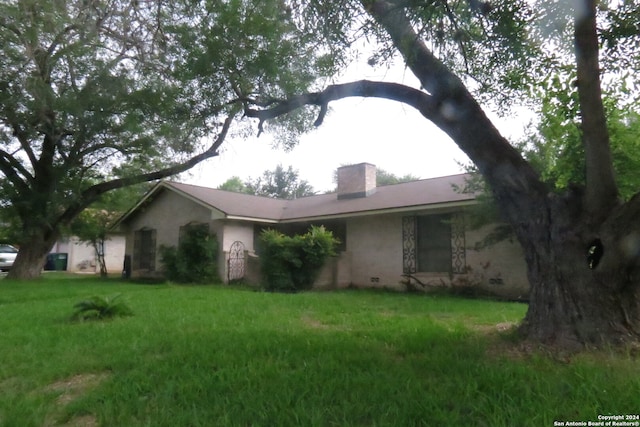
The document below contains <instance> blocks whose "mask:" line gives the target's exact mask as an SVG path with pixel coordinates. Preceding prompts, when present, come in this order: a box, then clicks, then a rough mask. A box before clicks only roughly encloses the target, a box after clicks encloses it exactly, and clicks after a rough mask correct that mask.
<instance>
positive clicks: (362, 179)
mask: <svg viewBox="0 0 640 427" xmlns="http://www.w3.org/2000/svg"><path fill="white" fill-rule="evenodd" d="M375 192H376V167H375V165H372V164H370V163H358V164H357V165H349V166H342V167H340V168H338V200H343V199H357V198H359V197H367V196H369V195H371V194H373V193H375Z"/></svg>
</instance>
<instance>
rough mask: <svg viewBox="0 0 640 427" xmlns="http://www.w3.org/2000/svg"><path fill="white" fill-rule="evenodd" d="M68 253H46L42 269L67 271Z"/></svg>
mask: <svg viewBox="0 0 640 427" xmlns="http://www.w3.org/2000/svg"><path fill="white" fill-rule="evenodd" d="M68 259H69V254H66V253H50V254H49V255H47V262H46V264H45V266H44V269H45V270H47V271H67V261H68Z"/></svg>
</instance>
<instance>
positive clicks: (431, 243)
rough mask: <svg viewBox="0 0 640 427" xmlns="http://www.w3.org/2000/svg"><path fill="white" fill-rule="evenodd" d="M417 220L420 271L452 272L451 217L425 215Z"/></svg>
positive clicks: (418, 267) (417, 255)
mask: <svg viewBox="0 0 640 427" xmlns="http://www.w3.org/2000/svg"><path fill="white" fill-rule="evenodd" d="M416 219H417V221H416V228H417V230H416V240H417V242H416V243H417V253H416V258H417V262H418V265H417V269H418V271H419V272H424V273H444V272H447V273H448V272H451V216H450V215H425V216H419V217H417V218H416Z"/></svg>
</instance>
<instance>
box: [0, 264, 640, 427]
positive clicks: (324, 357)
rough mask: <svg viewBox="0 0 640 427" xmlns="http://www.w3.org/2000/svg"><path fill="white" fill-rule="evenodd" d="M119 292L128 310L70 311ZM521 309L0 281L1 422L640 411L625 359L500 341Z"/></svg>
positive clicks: (462, 420)
mask: <svg viewBox="0 0 640 427" xmlns="http://www.w3.org/2000/svg"><path fill="white" fill-rule="evenodd" d="M116 294H122V297H123V298H124V299H125V300H126V302H127V303H128V305H129V306H130V307H131V309H132V310H133V311H134V313H135V315H134V316H132V317H122V318H117V319H114V320H110V321H101V322H81V323H72V322H70V321H69V320H68V319H69V316H70V315H71V314H72V312H73V305H74V304H75V303H77V302H79V301H80V300H82V299H84V298H87V297H91V296H94V295H98V296H113V295H116ZM525 311H526V306H525V305H523V304H517V303H498V302H488V301H479V300H464V299H455V298H451V297H444V296H438V297H430V296H423V295H406V294H391V293H382V292H367V291H337V292H308V293H300V294H273V293H262V292H252V291H250V290H245V289H236V288H231V287H223V286H200V287H196V286H189V287H183V286H173V285H140V284H129V283H124V282H121V281H118V280H113V281H106V282H105V281H100V280H98V279H94V278H86V277H84V278H83V277H79V278H74V277H64V276H60V275H54V276H48V278H46V279H44V280H41V281H39V282H36V283H15V282H10V281H6V280H3V281H0V426H19V427H27V426H49V425H76V426H95V425H104V426H154V427H155V426H249V425H251V426H289V425H299V426H334V425H335V426H417V425H424V426H449V425H460V426H492V427H493V426H552V425H554V421H563V422H564V421H585V422H586V421H597V418H598V415H600V414H602V415H608V414H611V415H617V414H636V413H639V412H640V375H639V374H638V371H639V369H638V368H639V366H638V361H637V360H634V359H633V358H632V357H630V356H624V355H620V354H617V355H614V354H603V353H598V354H590V355H580V356H574V357H573V358H571V359H565V360H562V361H558V360H557V358H555V359H552V358H548V357H545V356H544V355H542V354H538V355H529V356H524V355H521V354H518V353H516V352H514V351H511V350H510V347H509V342H508V340H507V339H506V338H505V337H501V336H500V335H499V334H498V333H497V332H496V330H497V329H498V328H497V327H496V325H500V326H501V327H504V326H505V325H509V324H510V323H513V322H517V321H519V320H520V319H521V318H522V317H523V315H524V313H525Z"/></svg>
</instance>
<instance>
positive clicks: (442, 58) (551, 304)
mask: <svg viewBox="0 0 640 427" xmlns="http://www.w3.org/2000/svg"><path fill="white" fill-rule="evenodd" d="M324 3H326V2H324ZM313 4H314V2H309V5H311V6H313ZM349 4H350V5H351V6H352V7H353V8H354V9H353V10H352V11H351V13H353V14H354V15H353V16H358V19H359V22H360V23H362V26H361V31H363V32H366V33H367V34H369V35H371V34H374V35H376V36H378V38H379V39H382V40H383V41H387V42H388V44H387V48H386V49H383V50H382V51H380V53H379V55H378V57H384V56H385V55H386V56H389V55H392V54H393V52H398V53H399V54H400V55H401V56H402V58H403V60H404V62H405V64H406V66H407V68H408V69H409V70H411V71H412V72H413V74H415V76H416V77H417V78H418V79H419V81H420V83H421V86H422V87H421V88H412V87H408V86H406V85H401V84H395V83H382V82H371V81H357V82H353V83H346V84H340V85H332V86H328V87H327V88H326V89H324V90H323V91H321V92H315V93H305V94H301V95H299V96H296V97H292V98H288V99H285V100H282V101H281V102H279V103H277V104H270V105H269V107H268V108H258V107H256V106H251V105H247V107H246V111H245V114H247V115H249V116H252V117H255V118H258V119H259V121H260V125H262V124H263V122H265V121H268V120H270V119H272V118H273V117H277V116H280V115H282V114H285V113H286V112H288V111H293V110H295V109H297V108H300V107H301V106H303V105H312V106H316V107H319V113H318V119H317V121H316V124H321V123H322V121H323V119H324V116H325V113H326V111H327V106H328V104H329V103H330V102H332V101H334V100H337V99H341V98H344V97H349V96H359V97H380V98H387V99H390V100H394V101H399V102H403V103H405V104H408V105H411V106H413V107H414V108H416V109H417V110H418V111H419V112H420V113H422V115H423V116H424V117H425V118H426V119H428V120H430V121H432V122H433V123H435V124H436V125H437V126H438V127H439V128H440V129H442V130H443V131H444V132H446V133H447V134H448V135H449V136H450V137H451V138H452V139H453V141H454V142H455V143H456V144H457V145H458V146H459V147H460V148H461V149H462V150H463V151H464V152H465V153H466V154H467V155H468V156H469V158H470V159H471V160H472V161H473V162H474V163H475V165H476V167H477V168H478V170H479V172H480V173H481V174H482V176H483V177H484V179H485V180H486V182H487V183H488V184H489V186H490V189H491V192H492V197H493V198H494V199H495V201H496V203H497V206H498V208H499V210H500V213H501V214H502V216H503V218H504V219H505V220H506V221H507V222H508V223H509V224H510V225H511V226H512V228H513V230H514V232H515V234H516V236H517V238H518V241H519V242H520V244H521V246H522V248H523V250H524V254H525V258H526V262H527V267H528V268H527V274H528V279H529V282H530V286H531V291H530V305H529V310H528V312H527V315H526V317H525V319H524V321H523V322H522V325H521V326H520V331H521V333H522V334H523V335H524V336H525V337H527V338H529V339H532V340H535V341H539V342H543V343H547V344H554V345H558V346H562V347H581V346H585V345H587V346H588V345H596V346H597V345H605V344H611V343H613V344H617V343H624V342H628V341H636V340H637V339H638V338H639V336H640V305H639V304H640V299H639V297H640V295H639V292H640V291H639V289H640V221H639V220H638V218H640V194H637V195H635V196H633V197H631V198H630V199H629V200H628V201H626V202H623V201H621V199H620V197H619V195H618V188H617V185H616V180H615V176H614V171H613V167H612V156H611V150H610V147H609V136H608V132H607V126H606V116H605V110H604V108H603V102H602V93H601V76H600V73H601V68H600V67H601V62H600V61H599V52H600V49H601V46H602V43H601V42H602V41H603V39H604V36H605V35H609V36H610V37H611V39H612V40H614V41H615V42H616V45H615V46H614V47H615V48H616V49H614V52H613V53H614V54H612V55H610V56H608V57H607V66H612V65H613V64H615V60H616V58H617V59H620V60H622V59H624V60H625V61H627V64H626V66H629V64H632V65H633V66H636V67H637V64H638V62H637V59H638V52H637V50H633V46H636V45H637V37H638V35H637V28H636V31H635V32H634V31H629V28H628V27H629V23H630V22H631V30H633V25H634V24H633V22H636V24H637V20H636V21H634V18H633V17H634V16H635V18H637V11H635V12H634V10H633V8H631V9H629V8H628V7H624V6H619V7H618V9H612V8H615V6H611V7H612V8H609V7H607V4H602V5H600V6H601V7H600V8H598V4H597V2H596V1H595V0H579V1H575V2H573V3H566V4H565V3H564V2H559V3H549V4H548V5H547V6H548V10H547V11H546V12H547V13H552V12H553V14H555V16H556V18H555V22H550V23H549V25H548V28H542V29H540V28H538V29H537V30H531V31H529V32H527V31H525V27H526V26H527V25H528V23H530V22H533V21H534V20H535V18H536V17H537V16H538V11H536V10H534V9H532V8H531V2H517V1H503V2H496V3H494V2H481V1H459V2H447V1H440V0H432V1H426V2H415V1H405V0H361V1H360V2H359V5H355V3H353V2H351V3H349ZM543 5H544V3H543ZM563 5H565V7H564V8H563ZM539 6H540V5H539ZM572 6H575V8H572ZM541 7H542V6H541ZM358 8H359V9H358ZM554 8H555V9H554ZM356 10H360V11H363V12H365V14H364V15H362V14H361V15H358V14H357V13H356ZM602 11H604V12H605V15H606V16H602V15H603V14H602V13H600V12H602ZM316 13H317V14H318V16H322V10H321V11H320V12H316ZM539 13H540V14H542V12H539ZM599 13H600V16H599V18H598V14H599ZM634 14H635V15H634ZM614 18H615V19H614ZM605 19H608V20H607V21H606V22H607V24H606V25H607V26H606V28H605V29H606V30H607V31H604V30H605V29H603V28H602V27H601V28H598V25H597V24H598V23H601V22H604V20H605ZM325 23H326V22H325ZM327 25H328V24H327ZM625 25H626V26H625ZM567 34H569V37H568V39H567ZM601 36H602V38H601ZM563 37H565V38H564V39H563ZM634 37H635V41H634V40H633V38H634ZM536 38H537V39H536ZM629 39H631V40H632V41H631V42H629ZM447 40H448V41H449V42H448V43H447ZM474 41H477V43H476V44H474V43H473V42H474ZM483 43H484V44H483ZM572 45H573V46H574V47H575V49H573V55H574V56H573V61H569V62H567V61H566V58H567V57H566V56H563V54H562V52H563V50H562V49H563V48H564V47H566V46H572ZM552 47H553V48H554V49H553V50H550V48H552ZM545 48H546V49H547V52H546V53H545ZM454 50H456V53H454ZM625 50H626V54H621V52H624V51H625ZM558 52H559V53H558ZM480 59H481V60H480ZM375 60H376V58H373V59H372V62H374V61H375ZM634 61H636V62H634ZM483 63H484V66H485V67H486V69H484V70H483V69H482V67H483ZM554 67H573V69H574V70H575V76H576V80H575V82H574V85H576V86H577V91H578V95H579V96H578V98H579V110H580V116H581V139H582V144H583V148H584V164H585V174H584V176H585V183H584V185H580V183H575V185H571V186H569V187H568V188H567V189H565V190H563V191H561V192H558V191H554V188H553V187H552V186H549V185H548V184H547V183H545V182H544V181H543V180H542V179H541V178H540V175H539V173H538V171H536V170H535V169H534V168H533V167H532V166H531V164H529V163H528V162H527V161H526V160H525V159H523V157H522V155H521V154H520V153H519V152H518V150H516V149H515V148H514V147H513V146H512V145H511V144H510V143H509V141H507V140H506V139H505V138H504V137H503V136H502V135H501V134H500V133H499V132H498V130H497V129H496V128H495V126H494V125H493V124H492V123H491V121H490V120H489V118H488V117H487V115H486V114H485V112H484V111H483V108H482V107H481V101H486V99H487V97H485V95H490V97H493V98H494V99H496V98H497V97H500V96H502V97H500V98H499V99H500V101H501V102H502V101H508V99H509V98H510V97H512V96H513V94H514V93H517V92H518V91H519V90H522V89H526V88H527V87H528V88H531V87H535V84H536V81H540V78H541V74H536V73H535V71H536V70H538V71H543V70H546V71H547V72H548V71H549V70H551V69H552V68H554ZM622 68H624V67H622ZM467 76H471V77H472V79H470V78H467ZM537 79H538V80H537ZM465 82H466V83H467V84H465ZM492 88H495V89H498V90H493V91H492V90H491V89H492ZM425 139H426V138H425Z"/></svg>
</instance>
